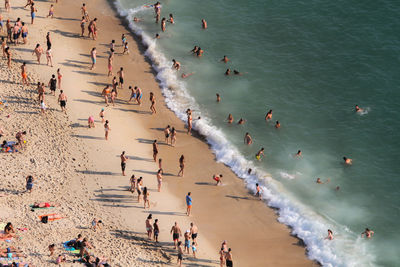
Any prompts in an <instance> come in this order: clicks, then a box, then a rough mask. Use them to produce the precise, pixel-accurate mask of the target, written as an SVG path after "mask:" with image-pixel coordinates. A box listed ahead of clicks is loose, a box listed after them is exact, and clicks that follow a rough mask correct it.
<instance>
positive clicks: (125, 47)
mask: <svg viewBox="0 0 400 267" xmlns="http://www.w3.org/2000/svg"><path fill="white" fill-rule="evenodd" d="M122 54H123V55H125V54H128V55H129V47H128V42H126V43H125V44H124V51H123V52H122Z"/></svg>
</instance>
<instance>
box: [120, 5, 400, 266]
mask: <svg viewBox="0 0 400 267" xmlns="http://www.w3.org/2000/svg"><path fill="white" fill-rule="evenodd" d="M160 2H161V4H162V15H161V17H166V18H168V14H169V13H173V15H174V18H175V24H174V25H171V24H169V23H167V30H166V32H165V33H162V32H161V29H160V25H159V24H156V23H154V18H153V16H154V13H153V10H152V9H146V8H143V7H142V6H143V4H148V2H145V1H142V0H121V1H120V6H119V8H120V9H121V8H122V9H121V12H122V13H121V14H123V15H128V16H136V17H139V18H141V19H143V21H142V22H139V23H135V24H133V25H131V26H132V27H133V29H134V30H136V31H138V30H140V29H142V30H144V32H143V33H141V34H144V35H145V36H147V37H146V38H147V39H146V38H144V39H145V41H146V40H147V43H149V42H151V44H152V45H151V46H150V49H149V50H148V52H147V55H148V56H149V57H151V58H152V59H153V61H155V67H156V69H158V70H159V72H160V73H159V76H158V79H159V80H160V83H161V85H162V86H165V87H167V86H170V87H173V88H174V91H172V92H170V91H168V90H167V89H166V90H164V94H166V96H167V101H169V102H168V104H169V106H170V108H171V109H173V110H174V111H175V112H177V114H178V116H180V117H181V118H182V116H183V115H182V111H184V110H185V108H187V107H192V108H193V107H195V108H194V109H195V117H196V115H197V114H198V115H201V116H202V120H204V122H202V123H198V125H197V128H199V130H200V131H201V132H203V133H206V136H207V137H208V139H209V142H210V143H211V144H212V147H213V149H214V151H215V153H216V154H217V158H218V159H220V160H221V161H222V162H224V163H226V164H228V165H232V168H233V169H234V171H235V172H237V173H238V175H240V171H238V170H237V169H239V167H240V168H242V169H244V170H245V168H246V167H248V166H251V167H253V168H255V169H257V176H256V177H244V178H246V179H245V181H246V184H248V186H249V187H251V186H254V183H255V182H256V181H257V182H258V181H260V182H261V183H262V184H264V186H265V190H266V191H268V190H269V189H271V188H272V189H271V195H270V194H269V193H268V194H266V196H265V197H266V199H267V201H268V202H269V204H270V205H272V206H278V207H280V208H281V209H282V211H281V213H280V216H281V217H280V220H281V221H282V222H284V223H286V224H289V225H291V226H292V227H294V233H295V234H297V235H299V236H300V237H301V238H303V239H304V240H305V242H306V244H307V247H308V253H309V257H310V258H312V259H317V260H319V261H320V262H321V263H323V264H324V265H326V266H395V265H397V264H398V262H400V256H399V254H398V246H397V245H398V244H399V242H400V234H399V232H398V231H397V227H396V226H397V224H398V221H399V220H400V208H399V207H400V193H399V192H400V182H399V181H398V178H399V177H398V174H399V173H400V167H399V164H398V162H397V161H398V160H399V159H400V155H399V154H400V147H399V145H400V139H399V138H398V134H397V133H398V132H399V130H400V123H399V121H398V118H399V115H400V114H399V113H400V106H399V101H400V91H399V84H400V79H399V77H400V75H399V63H400V62H399V59H400V35H399V34H398V29H399V26H400V21H399V18H398V14H399V13H400V4H399V2H398V1H394V0H388V1H354V0H349V1H316V0H310V1H307V2H303V1H261V0H257V1H253V2H251V3H250V2H247V1H240V0H232V1H229V2H228V1H209V0H205V1H183V0H176V1H160ZM202 18H205V19H206V20H207V22H208V29H207V30H202V29H201V19H202ZM156 33H159V34H160V35H161V38H160V39H159V40H157V41H156V42H154V43H153V40H152V37H153V36H154V35H155V34H156ZM148 37H151V38H148ZM194 45H198V46H200V47H201V48H202V49H203V50H204V51H205V52H204V55H203V57H202V58H196V57H194V56H192V55H191V54H190V53H189V51H190V50H191V49H192V48H193V46H194ZM223 55H227V56H228V57H229V58H230V59H231V62H229V63H228V64H224V63H222V62H220V61H219V60H220V59H221V58H222V57H223ZM172 58H175V59H177V60H178V61H179V62H180V63H181V64H182V71H181V72H180V73H182V72H185V73H191V72H195V74H194V75H193V76H191V77H189V78H187V79H185V80H184V82H182V79H179V78H178V79H177V76H176V75H175V74H174V73H173V71H171V70H170V69H169V66H170V64H171V63H170V60H171V59H172ZM228 67H229V68H231V69H232V70H233V69H237V70H239V71H241V72H244V73H245V74H244V75H243V76H229V77H226V76H225V75H224V72H225V70H226V69H227V68H228ZM216 93H219V94H220V95H221V98H222V101H221V103H216V101H215V99H216V98H215V94H216ZM355 104H358V105H360V107H362V108H364V109H365V110H366V112H365V113H363V114H356V113H355V112H354V105H355ZM269 109H272V110H273V122H268V123H266V122H265V120H264V116H265V114H266V112H267V111H268V110H269ZM179 110H180V113H179ZM229 113H232V114H233V116H234V119H235V121H238V120H239V119H240V118H241V117H242V118H244V119H246V120H247V122H246V124H245V125H240V126H239V125H237V124H236V123H234V124H232V125H229V124H228V123H227V122H226V118H227V116H228V114H229ZM275 120H279V122H280V123H281V128H280V129H275V128H274V122H275ZM205 124H207V126H206V125H205ZM210 125H212V126H213V127H214V128H212V129H218V131H217V132H213V133H211V132H210V130H209V129H210V128H209V127H210ZM195 126H196V125H195ZM245 132H249V133H250V135H251V136H252V137H253V140H254V144H253V145H251V146H246V145H244V144H243V137H244V134H245ZM219 135H221V136H219ZM219 141H221V142H220V143H221V144H223V145H221V144H220V145H218V142H219ZM226 141H228V143H226ZM260 147H264V148H265V150H266V157H265V158H264V159H263V160H262V162H255V161H254V154H255V153H256V152H257V150H258V149H259V148H260ZM299 149H301V150H302V152H303V157H302V158H301V159H296V158H294V157H293V156H292V155H293V154H294V153H296V152H297V150H299ZM236 154H240V160H238V161H235V162H228V159H227V157H229V156H232V155H236ZM343 156H347V157H349V158H352V159H353V165H352V166H344V165H343V164H342V157H343ZM239 165H240V166H239ZM237 166H239V167H237ZM235 167H236V169H235ZM265 176H268V177H269V178H268V179H263V177H265ZM317 177H321V179H322V180H323V181H325V180H327V179H328V178H330V180H331V181H330V183H327V184H323V185H320V184H316V183H315V180H316V178H317ZM269 186H270V187H271V188H269ZM336 186H340V190H339V191H335V190H334V188H335V187H336ZM268 192H269V191H268ZM276 194H279V195H280V196H282V198H279V201H278V200H276V198H277V197H276ZM282 199H284V200H282ZM289 202H290V204H288V203H289ZM289 207H290V208H289ZM293 207H295V208H293ZM285 209H289V210H290V213H288V212H286V211H285ZM294 214H299V217H296V216H297V215H296V216H295V215H294ZM365 227H369V228H371V229H373V230H374V231H375V236H374V237H373V239H371V240H366V239H360V237H359V236H360V233H361V232H362V231H363V230H364V229H365ZM328 228H330V229H332V230H333V232H334V235H335V239H334V240H333V241H324V240H323V238H324V237H325V236H326V229H328Z"/></svg>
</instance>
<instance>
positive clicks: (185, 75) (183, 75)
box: [181, 72, 194, 79]
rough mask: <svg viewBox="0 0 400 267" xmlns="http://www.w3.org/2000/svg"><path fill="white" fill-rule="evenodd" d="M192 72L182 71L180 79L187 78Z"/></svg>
mask: <svg viewBox="0 0 400 267" xmlns="http://www.w3.org/2000/svg"><path fill="white" fill-rule="evenodd" d="M193 74H194V72H191V73H188V74H186V73H182V75H181V77H182V79H185V78H187V77H189V76H192V75H193Z"/></svg>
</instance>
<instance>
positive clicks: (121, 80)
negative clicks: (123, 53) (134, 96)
mask: <svg viewBox="0 0 400 267" xmlns="http://www.w3.org/2000/svg"><path fill="white" fill-rule="evenodd" d="M117 75H118V76H119V82H118V85H119V88H121V89H124V68H122V67H121V68H120V69H119V71H118V72H117Z"/></svg>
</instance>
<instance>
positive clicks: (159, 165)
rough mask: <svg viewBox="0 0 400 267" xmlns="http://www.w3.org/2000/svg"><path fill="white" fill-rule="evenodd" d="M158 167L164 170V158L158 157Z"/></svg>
mask: <svg viewBox="0 0 400 267" xmlns="http://www.w3.org/2000/svg"><path fill="white" fill-rule="evenodd" d="M158 168H159V169H160V170H161V173H162V172H163V168H162V158H159V159H158Z"/></svg>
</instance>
